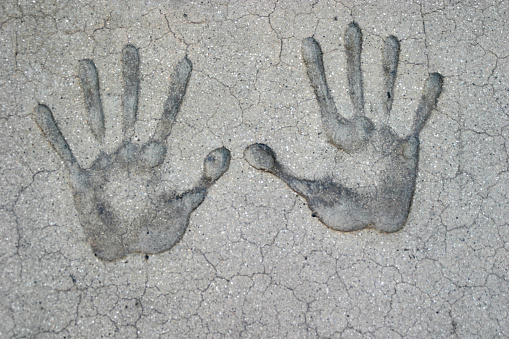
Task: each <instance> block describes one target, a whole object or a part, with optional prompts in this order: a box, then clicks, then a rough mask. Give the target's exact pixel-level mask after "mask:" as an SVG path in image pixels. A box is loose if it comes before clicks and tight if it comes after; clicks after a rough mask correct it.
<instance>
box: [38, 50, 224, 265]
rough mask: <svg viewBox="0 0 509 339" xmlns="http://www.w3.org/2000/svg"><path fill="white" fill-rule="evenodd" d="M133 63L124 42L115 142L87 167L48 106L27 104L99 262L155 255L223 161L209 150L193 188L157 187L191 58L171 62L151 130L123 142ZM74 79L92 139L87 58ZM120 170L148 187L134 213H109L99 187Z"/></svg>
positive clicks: (128, 130)
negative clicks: (143, 138) (143, 137)
mask: <svg viewBox="0 0 509 339" xmlns="http://www.w3.org/2000/svg"><path fill="white" fill-rule="evenodd" d="M139 64H140V59H139V54H138V50H137V48H136V47H134V46H132V45H127V46H126V47H125V48H124V49H123V51H122V65H123V66H122V67H123V69H122V73H123V79H124V82H123V98H122V106H123V126H122V131H123V140H122V143H121V145H120V146H119V147H118V148H117V150H116V151H115V152H113V153H112V154H107V153H105V152H101V153H100V154H99V156H98V157H97V159H96V160H95V161H94V162H93V164H92V165H91V166H90V167H89V168H86V169H85V168H82V167H81V166H80V165H79V163H78V161H77V160H76V158H75V157H74V155H73V153H72V151H71V148H70V147H69V145H68V144H67V141H66V140H65V138H64V137H63V135H62V133H61V132H60V129H59V128H58V126H57V124H56V122H55V119H54V117H53V114H52V112H51V110H50V109H49V108H48V107H47V106H45V105H42V104H39V105H38V106H37V107H36V108H35V110H34V119H35V122H36V123H37V125H38V126H39V128H40V129H41V130H42V132H43V134H44V136H45V137H46V139H47V140H48V141H49V143H50V144H51V146H52V147H53V148H54V149H55V151H56V153H57V154H58V155H59V156H60V158H61V159H62V160H63V162H64V163H65V165H66V167H67V169H68V170H69V175H70V186H71V188H72V192H73V197H74V203H75V206H76V210H77V212H78V215H79V218H80V221H81V224H82V226H83V228H84V230H85V234H86V237H87V239H88V241H89V242H90V244H91V246H92V249H93V251H94V253H95V255H96V256H97V257H99V258H100V259H103V260H106V261H113V260H116V259H120V258H123V257H125V256H126V255H127V254H129V253H145V254H155V253H160V252H163V251H166V250H168V249H170V248H172V247H173V246H174V245H175V244H176V243H177V242H178V241H179V239H180V238H181V237H182V235H183V234H184V232H185V230H186V228H187V225H188V223H189V217H190V214H191V213H192V212H193V211H194V210H195V209H196V208H197V207H198V206H199V205H200V204H201V203H202V202H203V200H204V199H205V196H206V194H207V190H208V188H209V187H211V186H212V185H213V184H214V183H215V182H216V181H217V180H218V179H219V178H220V177H221V176H222V175H223V174H224V173H225V172H226V171H227V170H228V167H229V164H230V152H229V151H228V150H227V149H226V148H224V147H222V148H218V149H215V150H213V151H212V152H210V153H209V154H208V155H207V156H206V157H205V160H204V171H203V174H202V176H201V178H200V180H199V181H198V183H197V184H196V185H195V187H194V188H192V189H191V190H189V191H186V192H184V193H183V194H180V195H174V194H172V193H171V192H172V191H171V190H170V189H169V188H167V187H164V184H162V183H161V181H160V180H159V176H158V174H159V173H158V172H157V170H158V168H159V167H160V165H161V164H162V163H163V161H164V159H165V157H166V150H167V139H168V137H169V136H170V133H171V129H172V126H173V124H174V122H175V119H176V116H177V113H178V112H179V110H180V107H181V104H182V101H183V99H184V95H185V93H186V88H187V84H188V81H189V78H190V75H191V71H192V64H191V62H190V61H189V60H188V59H187V57H185V58H184V59H182V60H181V61H180V62H179V63H178V64H177V65H176V67H175V69H174V71H173V73H172V75H171V81H170V88H169V95H168V99H167V100H166V102H165V103H164V108H163V113H162V116H161V119H160V121H159V122H158V124H157V127H156V131H155V133H154V135H153V136H152V137H151V138H150V140H149V141H148V142H146V143H145V144H144V145H141V146H139V145H137V144H134V143H133V142H132V141H131V138H132V136H133V135H134V125H135V122H136V116H137V110H138V91H139ZM79 78H80V80H81V85H82V87H83V93H84V101H85V107H86V111H87V115H88V119H87V120H88V123H89V126H90V129H91V131H92V134H93V135H94V136H95V138H96V139H97V140H99V141H102V140H103V138H104V134H105V127H104V113H103V106H102V103H101V96H100V90H99V78H98V74H97V69H96V67H95V64H94V62H93V61H92V60H81V61H80V69H79ZM121 172H123V173H125V172H127V174H128V175H130V174H135V173H144V174H146V175H147V177H148V180H147V182H146V185H147V187H150V189H148V190H147V192H148V199H147V204H146V206H142V213H140V214H138V215H137V216H136V217H134V218H131V219H129V220H124V219H125V218H123V217H121V216H120V215H119V213H118V212H115V210H114V208H113V207H112V205H111V203H110V202H109V200H110V199H111V196H109V195H108V192H107V186H108V183H109V182H110V181H112V180H115V178H116V177H117V176H118V175H119V173H121ZM161 186H163V187H161Z"/></svg>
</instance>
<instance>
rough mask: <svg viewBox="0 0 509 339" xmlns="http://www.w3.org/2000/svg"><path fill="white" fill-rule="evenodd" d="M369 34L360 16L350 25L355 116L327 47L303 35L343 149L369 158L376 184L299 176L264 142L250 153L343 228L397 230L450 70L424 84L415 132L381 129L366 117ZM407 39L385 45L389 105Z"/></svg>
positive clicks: (327, 125) (311, 73) (326, 121)
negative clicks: (333, 79) (334, 77)
mask: <svg viewBox="0 0 509 339" xmlns="http://www.w3.org/2000/svg"><path fill="white" fill-rule="evenodd" d="M361 48H362V33H361V30H360V28H359V26H358V25H357V24H356V23H354V22H352V23H351V24H350V25H349V26H348V27H347V29H346V32H345V50H346V57H347V58H346V59H347V76H348V84H349V88H350V98H351V100H352V103H353V108H354V112H353V114H352V117H351V118H350V119H347V118H345V117H344V116H342V115H341V114H340V113H339V112H338V110H337V108H336V105H335V104H334V101H333V99H332V96H331V94H330V91H329V87H328V85H327V81H326V77H325V69H324V65H323V59H322V50H321V48H320V45H319V44H318V42H317V41H316V40H315V39H314V38H307V39H304V40H303V42H302V57H303V59H304V62H305V64H306V67H307V74H308V77H309V80H310V81H311V86H312V87H313V89H314V92H315V95H316V99H317V101H318V104H319V106H320V111H321V117H322V123H323V128H324V130H325V134H326V135H327V137H328V139H329V141H330V142H331V143H332V144H333V145H334V146H335V147H336V148H337V149H338V150H344V151H345V152H347V153H349V154H353V153H356V154H358V155H359V156H362V157H364V158H363V159H367V163H369V166H370V175H369V178H370V179H371V178H375V179H374V181H373V182H374V184H373V185H369V186H364V187H363V185H358V186H357V187H347V186H346V185H345V184H343V183H336V182H334V181H333V180H331V179H324V180H316V181H313V180H304V179H299V178H297V177H295V176H294V175H292V174H291V173H290V171H289V170H288V169H286V168H285V167H284V166H283V165H282V164H281V163H279V162H278V161H277V159H276V154H275V153H274V152H273V151H272V150H271V149H270V148H269V147H268V146H267V145H264V144H253V145H250V146H248V147H247V148H246V150H245V152H244V156H245V158H246V160H247V161H248V162H249V163H250V164H251V166H253V167H255V168H257V169H260V170H264V171H267V172H269V173H271V174H273V175H275V176H277V177H279V178H281V179H282V180H283V181H284V182H285V183H286V184H287V185H288V186H289V187H290V188H291V189H292V190H294V191H295V192H297V193H298V194H300V195H301V196H303V197H304V198H305V199H306V200H307V201H308V205H309V208H310V209H311V210H312V211H313V214H314V216H316V217H318V218H319V219H320V220H321V221H322V222H323V223H324V224H325V225H327V226H328V227H330V228H332V229H334V230H338V231H355V230H360V229H363V228H366V227H373V228H376V229H378V230H380V231H385V232H396V231H398V230H400V229H401V228H402V227H403V225H404V224H405V222H406V219H407V216H408V213H409V210H410V205H411V202H412V197H413V193H414V189H415V179H416V174H417V165H418V160H419V133H420V132H421V130H422V128H423V127H424V125H425V123H426V121H427V120H428V118H429V116H430V114H431V111H432V110H433V109H434V108H435V106H436V102H437V99H438V97H439V95H440V92H441V90H442V76H441V75H440V74H438V73H433V74H431V75H430V76H429V78H428V80H427V81H426V84H425V85H424V90H423V94H422V97H421V100H420V103H419V106H418V108H417V111H416V113H415V117H414V122H413V126H412V131H411V133H410V135H408V136H407V137H405V138H400V137H398V136H397V135H396V133H395V132H394V131H393V130H392V129H391V128H390V127H389V126H387V125H384V126H379V127H378V128H376V127H375V126H374V124H373V122H372V121H371V120H370V119H368V118H366V117H365V116H364V96H363V84H362V71H361ZM399 50H400V47H399V42H398V40H397V38H396V37H394V36H389V37H388V38H387V39H386V40H385V44H384V47H383V53H382V54H383V74H384V75H383V77H384V79H383V90H382V103H383V104H382V106H383V107H382V111H383V112H384V113H385V114H388V113H389V112H390V111H391V108H392V101H393V98H394V96H393V89H394V82H395V78H396V71H397V67H398V62H399Z"/></svg>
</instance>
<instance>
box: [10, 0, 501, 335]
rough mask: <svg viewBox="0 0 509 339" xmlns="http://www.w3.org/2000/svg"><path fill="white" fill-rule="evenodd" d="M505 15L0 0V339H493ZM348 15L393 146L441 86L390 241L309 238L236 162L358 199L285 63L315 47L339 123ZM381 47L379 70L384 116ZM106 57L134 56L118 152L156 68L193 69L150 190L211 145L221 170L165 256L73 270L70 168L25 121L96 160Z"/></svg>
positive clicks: (353, 173)
mask: <svg viewBox="0 0 509 339" xmlns="http://www.w3.org/2000/svg"><path fill="white" fill-rule="evenodd" d="M507 17H509V2H507V1H502V0H501V1H488V0H485V1H420V2H418V1H414V2H412V1H372V2H370V1H348V0H344V1H337V2H334V1H321V0H318V1H314V2H311V1H247V0H246V1H226V0H224V1H190V2H187V1H94V2H88V3H87V2H82V1H56V0H49V1H10V0H5V1H2V2H1V3H0V42H1V48H0V55H1V56H0V139H1V142H0V147H1V149H0V190H1V191H0V197H1V200H0V319H1V320H0V337H16V338H21V337H30V338H46V337H48V338H49V337H57V338H70V337H72V338H74V337H90V338H92V337H94V338H95V337H118V338H133V337H143V338H151V337H182V338H192V337H199V338H220V337H255V338H257V337H292V338H296V337H310V338H314V337H323V338H328V337H345V338H356V337H376V338H400V337H413V338H429V337H453V338H454V337H461V338H465V337H482V338H493V337H509V321H507V319H509V244H508V242H509V199H508V193H507V192H509V171H508V167H509V166H508V165H509V164H508V150H507V146H508V145H507V144H508V141H509V21H508V20H507ZM352 21H355V22H357V23H358V25H359V27H360V28H361V29H362V33H363V41H362V42H363V51H362V59H361V62H362V63H361V68H362V72H363V77H364V78H363V84H364V106H365V111H366V113H365V115H366V117H367V118H369V119H370V120H371V121H373V123H374V124H375V125H376V126H380V125H381V124H388V125H389V126H391V127H392V128H393V130H394V131H395V133H396V134H397V135H398V136H399V137H400V138H402V137H404V136H406V135H408V134H410V132H411V131H412V121H413V120H414V116H415V113H414V112H415V111H416V110H417V106H418V104H419V100H420V97H421V94H422V89H423V86H424V84H425V81H426V79H427V78H428V76H429V75H430V74H432V73H434V72H438V73H440V74H441V75H442V76H443V77H444V78H443V90H442V93H441V95H440V98H439V100H438V103H437V106H436V109H434V110H433V111H432V112H431V116H430V117H429V119H428V121H427V123H426V124H425V126H424V127H423V129H422V131H421V132H420V136H419V138H420V152H419V163H418V170H417V174H416V184H415V192H414V194H413V199H412V204H411V208H410V212H409V214H408V219H407V220H406V223H405V224H404V227H403V228H402V229H401V230H399V231H397V232H394V233H382V232H379V231H375V230H373V229H369V228H368V229H363V230H360V231H356V232H338V231H334V230H332V229H330V228H328V227H327V226H326V225H324V224H323V223H322V222H320V220H319V219H318V218H316V217H313V215H312V213H313V212H312V211H311V209H310V208H309V207H308V206H307V202H306V200H304V199H303V198H302V197H300V196H299V195H297V194H296V193H295V192H294V191H292V190H291V189H290V188H288V187H287V186H286V185H285V184H284V183H283V182H282V181H281V180H279V179H278V178H276V177H274V176H271V175H268V174H267V173H264V172H262V171H258V170H256V169H254V168H253V167H251V166H250V165H249V163H248V161H246V160H245V159H244V155H243V152H244V150H245V149H246V147H247V146H248V145H251V144H253V143H262V144H267V145H270V147H271V149H272V150H273V151H274V152H275V153H276V154H277V157H278V161H279V162H281V163H282V164H284V165H285V168H286V170H288V171H290V172H291V173H292V175H294V176H295V177H297V178H305V179H308V180H314V181H319V180H322V179H323V178H331V179H334V180H335V181H342V180H346V179H345V178H349V179H348V180H351V182H353V183H356V184H358V185H362V184H365V185H367V186H369V185H375V184H376V183H368V184H366V183H365V182H364V181H363V180H364V179H362V180H360V179H359V178H362V173H365V171H366V170H369V169H370V168H371V167H372V165H373V164H370V163H369V160H370V158H369V157H368V158H362V159H360V160H359V159H358V158H357V157H356V156H357V155H356V154H355V153H349V152H344V151H341V150H339V151H338V150H337V149H336V148H335V147H334V146H333V145H331V144H330V143H328V140H327V135H326V133H324V130H323V126H322V121H321V117H320V106H319V105H318V103H317V101H316V98H315V94H314V92H313V87H312V85H311V83H310V81H309V78H308V76H307V73H306V65H305V63H304V60H303V57H302V53H301V45H302V40H303V39H305V38H308V37H314V38H315V40H316V41H318V42H319V44H320V46H321V49H322V50H323V63H324V67H325V75H326V78H327V79H326V80H327V83H328V86H329V89H330V94H331V96H332V98H333V99H334V101H335V104H336V106H337V107H341V108H344V110H341V114H344V115H345V117H346V118H350V117H351V115H349V113H348V112H349V111H352V110H353V109H354V105H352V103H351V101H350V97H349V95H348V86H349V84H348V81H347V61H346V57H345V42H344V32H345V29H346V28H347V26H348V25H349V23H351V22H352ZM390 35H394V36H396V37H397V38H398V41H399V43H400V55H399V67H398V74H397V76H396V79H395V86H394V90H393V96H394V100H393V102H392V112H391V114H390V116H388V115H386V114H385V115H384V113H383V111H384V110H383V106H381V100H380V98H381V97H380V92H381V91H382V90H383V89H384V88H385V87H384V86H385V85H384V75H383V67H382V49H383V46H384V40H385V39H386V37H388V36H390ZM127 44H130V45H133V46H136V47H137V48H138V51H139V55H140V69H139V76H140V85H139V101H138V116H137V121H136V123H135V124H134V132H133V134H132V135H133V137H132V139H131V140H132V141H133V144H136V145H143V144H145V143H147V142H149V143H150V141H151V140H152V139H151V136H152V135H153V134H154V132H155V131H156V126H157V125H158V123H159V121H160V119H161V114H162V112H163V106H164V102H165V100H166V98H167V96H168V90H169V86H170V83H171V78H172V76H171V74H172V71H173V69H174V68H175V67H176V65H177V64H178V62H179V61H180V60H182V59H183V58H184V57H185V56H187V58H188V59H189V60H190V61H191V62H192V67H193V69H192V73H191V76H190V78H189V83H188V85H187V91H186V93H185V97H184V100H183V102H182V105H181V107H180V111H179V112H178V114H177V117H176V121H175V123H174V124H173V127H172V130H171V135H170V136H169V139H168V143H167V145H166V148H167V150H166V157H165V161H164V162H163V163H162V164H161V165H160V166H159V167H158V169H159V170H160V173H161V175H160V176H159V177H157V180H158V183H160V186H162V187H164V189H165V190H169V191H171V192H172V194H174V195H179V194H182V193H184V192H187V191H189V190H190V189H192V188H193V187H195V186H196V185H197V184H199V182H200V180H201V179H200V178H202V173H203V161H204V159H205V158H206V156H207V154H209V152H211V151H212V150H214V149H218V148H222V147H225V148H226V149H228V150H230V152H231V163H230V166H229V169H228V171H227V172H226V173H224V175H223V176H222V177H220V178H219V179H218V180H217V182H216V183H215V184H214V185H213V186H211V187H210V188H209V190H208V194H207V196H206V197H205V199H204V200H203V202H202V203H201V205H199V206H198V207H197V208H196V210H194V212H192V213H191V215H190V218H189V223H188V225H187V229H186V230H185V233H184V234H183V236H182V238H181V239H180V241H179V242H178V243H176V245H175V246H173V248H171V249H169V250H167V251H164V252H163V253H159V254H151V255H145V254H136V253H130V254H127V255H126V256H125V257H123V259H119V260H115V261H112V262H109V261H106V260H102V259H100V258H98V257H96V256H95V255H94V251H93V247H92V246H91V245H90V243H89V238H88V236H87V232H86V229H85V228H84V227H83V226H82V222H80V218H81V217H80V213H81V212H80V211H79V210H78V209H77V207H76V206H75V203H74V199H73V190H72V189H71V186H70V185H69V181H70V180H72V174H71V175H70V174H69V173H68V171H67V168H66V165H65V163H64V162H63V161H62V160H61V158H60V157H59V156H58V154H57V153H56V152H55V151H54V149H53V148H52V147H51V145H50V143H48V141H47V139H46V138H45V136H44V135H43V133H42V132H41V130H40V129H39V128H38V127H37V124H36V121H35V120H34V109H36V108H37V107H40V106H38V105H39V104H43V105H46V106H47V107H48V108H49V109H50V110H51V112H52V113H53V116H54V119H55V121H56V123H57V124H58V127H59V129H60V131H61V132H62V135H63V136H64V137H65V139H66V140H67V142H68V144H69V146H70V149H72V152H73V154H74V156H75V158H76V161H77V162H78V163H79V164H80V165H81V166H82V167H83V168H88V167H90V166H92V164H93V162H94V160H95V159H96V158H97V157H100V152H101V151H104V152H106V153H109V154H114V152H115V150H116V149H118V148H119V147H120V145H121V142H122V136H123V127H122V126H123V122H122V121H123V114H124V113H123V110H122V102H123V95H124V94H123V79H122V67H123V66H122V50H123V48H124V47H125V46H126V45H127ZM83 59H88V60H93V61H94V63H95V65H96V67H97V71H98V74H99V87H100V95H101V100H102V105H103V107H104V118H105V119H104V127H105V134H104V139H103V142H102V143H100V142H98V141H97V140H96V139H95V138H94V134H93V133H92V132H91V130H90V127H89V124H90V121H89V119H88V115H87V113H86V107H85V104H84V100H83V99H84V98H83V93H82V89H81V84H80V77H79V64H80V60H83ZM381 107H382V108H381ZM124 124H125V123H124ZM158 159H159V158H158ZM143 183H144V181H143V180H142V178H139V177H137V176H136V175H129V173H128V175H118V176H115V175H112V176H110V181H109V182H108V185H109V187H107V191H108V192H109V193H108V194H109V195H106V196H105V199H106V200H107V201H108V203H109V204H110V207H109V208H111V210H112V211H115V212H116V213H118V215H120V217H122V218H125V219H129V220H130V219H135V218H137V217H138V216H139V215H140V213H142V212H143V208H144V207H145V206H146V205H147V203H148V200H150V199H148V197H149V196H150V191H149V189H148V188H147V186H146V185H144V184H143ZM105 194H106V193H105ZM156 209H157V208H156ZM126 227H127V226H126ZM128 231H129V230H128V229H126V232H128ZM140 251H142V250H140Z"/></svg>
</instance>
